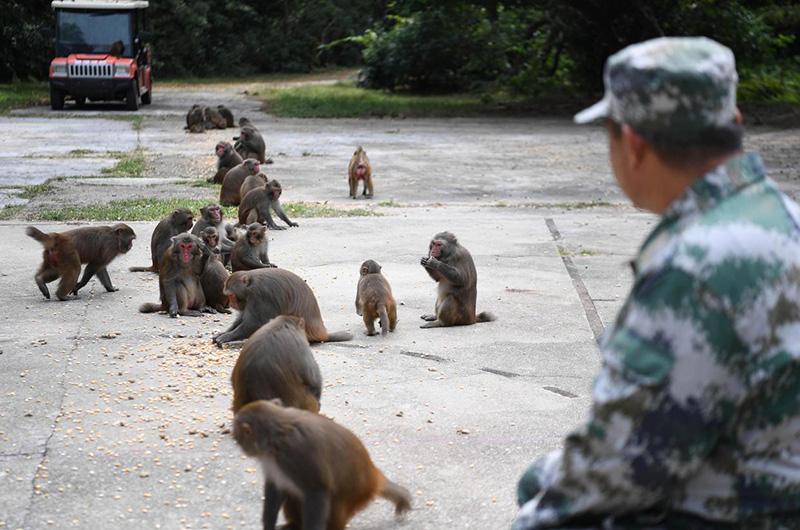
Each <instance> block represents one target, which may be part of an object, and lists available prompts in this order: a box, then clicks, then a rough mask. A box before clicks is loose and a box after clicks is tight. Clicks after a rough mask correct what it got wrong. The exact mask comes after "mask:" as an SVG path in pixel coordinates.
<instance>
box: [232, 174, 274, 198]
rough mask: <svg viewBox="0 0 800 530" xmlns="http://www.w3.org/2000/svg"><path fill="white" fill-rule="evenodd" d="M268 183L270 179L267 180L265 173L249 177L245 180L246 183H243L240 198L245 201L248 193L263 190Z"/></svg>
mask: <svg viewBox="0 0 800 530" xmlns="http://www.w3.org/2000/svg"><path fill="white" fill-rule="evenodd" d="M267 182H269V178H267V176H266V175H265V174H264V173H259V174H257V175H248V176H247V178H245V179H244V182H242V186H241V187H240V188H239V197H240V198H241V199H242V200H244V196H245V195H247V192H249V191H252V190H255V189H259V188H263V187H265V186H266V185H267ZM240 206H241V203H240Z"/></svg>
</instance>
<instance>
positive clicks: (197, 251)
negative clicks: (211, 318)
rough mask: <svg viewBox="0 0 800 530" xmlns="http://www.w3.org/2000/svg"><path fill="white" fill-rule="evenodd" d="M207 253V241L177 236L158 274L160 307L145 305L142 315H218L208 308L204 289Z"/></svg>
mask: <svg viewBox="0 0 800 530" xmlns="http://www.w3.org/2000/svg"><path fill="white" fill-rule="evenodd" d="M203 250H204V247H203V242H202V241H200V238H198V237H197V236H193V235H192V234H178V235H177V236H175V237H173V238H172V240H171V243H170V246H169V248H168V249H167V251H166V252H165V253H164V257H163V258H161V265H160V267H159V271H158V291H159V295H160V297H161V301H160V302H159V303H157V304H152V303H146V304H142V305H141V306H140V307H139V312H140V313H155V312H157V311H167V312H168V313H169V316H170V317H172V318H175V317H176V316H178V315H181V316H189V317H196V316H200V315H201V314H202V313H216V311H215V310H214V309H212V308H210V307H208V306H207V305H206V297H205V294H204V293H203V286H202V285H201V284H200V274H201V273H202V270H203V255H204V252H203ZM206 252H208V251H207V250H206ZM209 254H210V253H209Z"/></svg>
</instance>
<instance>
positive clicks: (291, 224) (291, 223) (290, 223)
mask: <svg viewBox="0 0 800 530" xmlns="http://www.w3.org/2000/svg"><path fill="white" fill-rule="evenodd" d="M289 226H300V225H299V224H297V223H295V222H294V221H290V222H289Z"/></svg>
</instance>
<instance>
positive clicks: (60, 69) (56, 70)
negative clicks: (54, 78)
mask: <svg viewBox="0 0 800 530" xmlns="http://www.w3.org/2000/svg"><path fill="white" fill-rule="evenodd" d="M53 74H54V75H67V65H66V64H64V63H60V64H54V65H53Z"/></svg>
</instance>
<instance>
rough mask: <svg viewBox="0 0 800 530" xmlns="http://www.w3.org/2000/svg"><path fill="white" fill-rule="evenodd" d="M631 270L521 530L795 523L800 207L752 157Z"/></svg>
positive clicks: (710, 179)
mask: <svg viewBox="0 0 800 530" xmlns="http://www.w3.org/2000/svg"><path fill="white" fill-rule="evenodd" d="M634 269H635V281H634V285H633V288H632V290H631V293H630V295H629V297H628V299H627V301H626V303H625V305H624V306H623V308H622V310H621V311H620V313H619V315H618V317H617V320H616V322H615V323H614V325H613V326H611V327H610V328H609V329H608V330H607V331H606V332H605V333H604V335H603V336H602V338H601V339H600V350H601V355H602V360H603V363H602V369H601V371H600V374H599V375H598V377H597V379H596V380H595V384H594V390H593V398H594V399H593V404H592V409H591V414H590V418H589V420H588V422H587V423H586V424H585V425H584V426H583V427H582V428H580V429H579V430H577V431H576V432H573V433H572V434H570V435H569V436H568V437H567V439H566V440H565V443H564V448H563V451H558V452H556V453H551V454H550V455H547V456H546V457H545V458H544V459H542V460H541V461H539V463H538V464H537V465H538V466H540V469H541V471H542V472H541V477H540V480H541V490H539V493H538V494H536V495H535V497H533V498H532V499H531V500H530V501H528V502H526V503H525V504H524V505H523V507H522V508H521V510H520V513H519V517H518V519H517V521H516V523H515V528H516V529H520V530H522V529H530V528H542V527H550V526H553V525H562V524H565V523H568V522H569V521H575V520H576V519H581V518H582V517H586V516H590V517H592V518H594V519H602V517H603V515H612V516H613V515H619V514H629V513H632V512H641V511H643V510H645V509H648V508H649V509H652V510H654V511H656V512H659V511H661V512H663V513H666V514H669V513H674V514H681V513H683V514H691V515H696V516H699V517H701V518H702V519H704V520H708V521H718V522H732V523H740V524H741V523H742V522H743V521H752V522H753V523H754V526H755V524H756V523H757V522H758V521H759V520H761V521H762V522H763V520H764V519H770V518H771V517H773V516H775V517H777V518H781V516H782V515H785V514H787V513H791V512H796V513H797V514H798V516H800V209H799V208H798V206H797V205H796V204H795V203H794V202H793V201H791V200H790V199H788V198H787V197H786V196H785V195H784V194H783V193H782V192H781V191H780V190H779V189H778V187H777V185H776V184H775V183H774V182H773V181H772V180H770V179H768V178H766V177H765V175H764V169H763V166H762V162H761V159H760V158H759V157H758V155H756V154H749V155H743V156H741V157H736V158H733V159H731V160H729V161H728V162H727V163H726V164H724V165H722V166H720V167H718V168H716V169H714V170H713V171H711V172H709V173H707V174H705V175H704V176H703V177H702V178H701V179H699V180H697V181H696V182H695V183H694V184H692V186H691V187H690V188H689V189H687V191H686V192H685V193H684V194H683V195H682V196H681V197H679V198H678V199H677V200H676V201H675V202H673V203H672V204H671V205H670V207H669V208H668V210H667V211H666V213H665V214H664V216H663V218H662V219H661V222H660V223H659V225H658V226H657V227H656V228H655V229H654V230H653V232H652V233H651V234H650V235H649V236H648V238H647V239H646V240H645V242H644V244H643V245H642V248H641V250H640V252H639V254H638V255H637V257H636V259H635V262H634ZM524 480H525V477H523V481H524ZM520 486H524V484H523V483H522V481H521V483H520ZM534 491H536V490H534ZM748 527H750V526H748Z"/></svg>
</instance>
